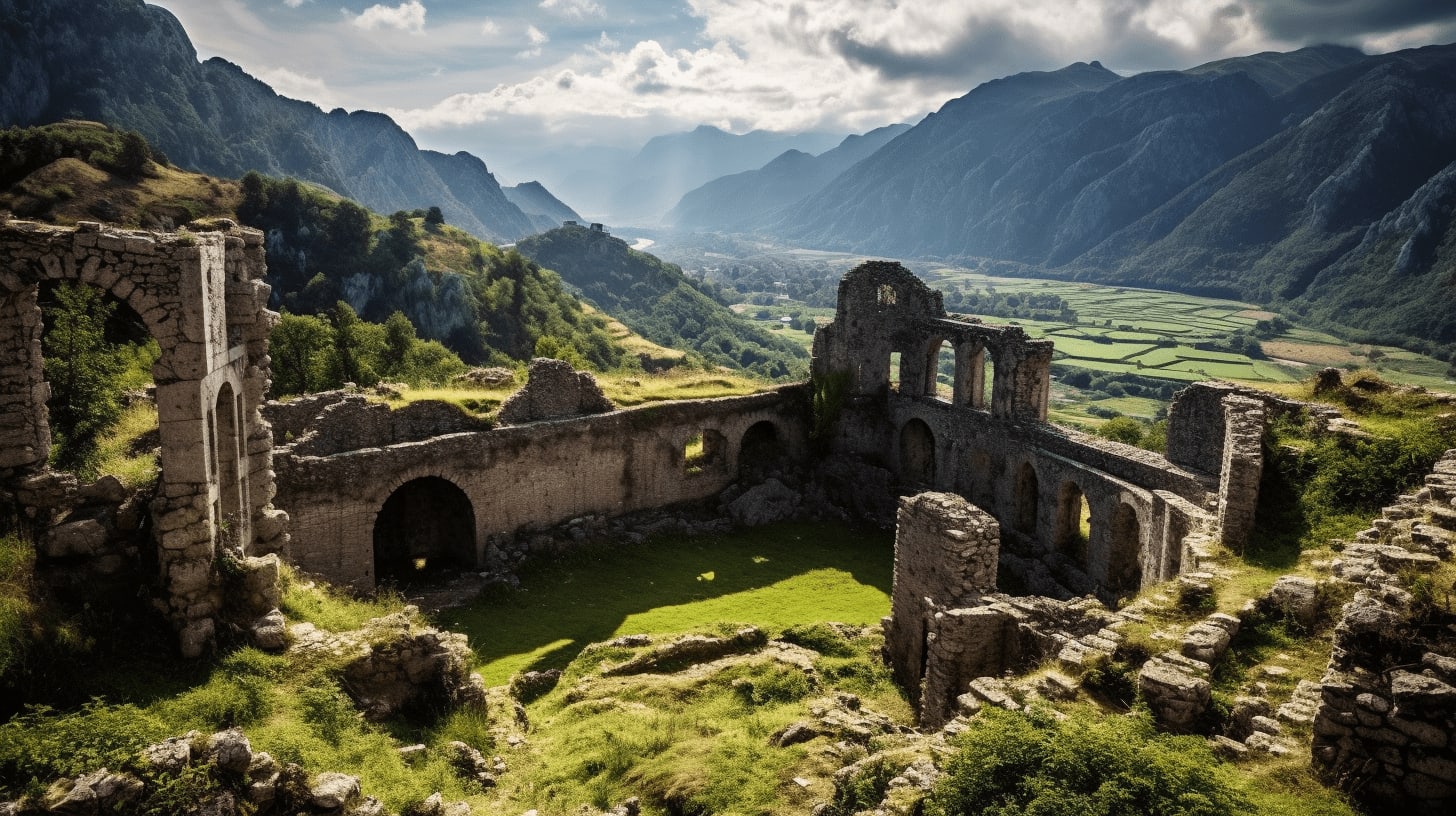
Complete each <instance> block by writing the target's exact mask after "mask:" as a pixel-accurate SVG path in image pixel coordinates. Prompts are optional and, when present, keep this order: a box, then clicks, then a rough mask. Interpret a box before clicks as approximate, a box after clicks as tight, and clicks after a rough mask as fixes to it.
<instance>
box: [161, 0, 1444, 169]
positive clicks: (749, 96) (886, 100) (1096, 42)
mask: <svg viewBox="0 0 1456 816" xmlns="http://www.w3.org/2000/svg"><path fill="white" fill-rule="evenodd" d="M149 2H152V3H154V4H156V5H160V6H163V7H165V8H167V9H169V10H170V11H172V12H173V13H174V14H176V15H177V17H178V18H179V19H180V20H181V21H182V23H183V25H184V26H185V27H186V29H187V31H188V33H189V34H190V35H191V37H192V39H193V42H194V43H195V44H196V46H197V48H198V51H199V52H200V54H201V56H203V57H209V56H221V57H223V58H225V59H228V60H231V61H233V62H235V63H238V64H239V65H241V66H242V67H243V68H244V69H245V70H247V71H248V72H249V73H252V74H253V75H255V76H257V77H259V78H261V79H263V80H265V81H267V82H268V83H269V84H271V85H273V86H274V88H276V89H277V90H278V91H279V92H280V93H283V94H285V95H287V96H293V97H296V98H301V99H307V100H310V101H313V102H315V103H317V104H319V105H320V106H321V107H323V108H325V109H329V108H333V107H344V108H348V109H350V110H355V109H360V108H366V109H371V110H382V111H385V112H387V113H389V114H391V115H392V116H394V117H395V119H396V120H398V121H399V122H400V123H401V124H402V125H404V127H405V128H406V129H407V130H409V131H410V132H411V133H412V134H413V135H414V136H415V138H416V139H417V140H418V141H419V142H420V143H421V145H422V146H424V147H430V148H434V149H438V150H446V151H450V152H453V151H456V150H470V151H471V152H473V153H476V154H478V155H480V156H482V157H484V158H485V159H486V161H487V162H488V163H489V164H490V165H491V167H492V168H493V169H495V170H496V171H497V172H498V173H499V174H500V175H502V176H503V178H504V180H509V181H517V180H521V179H523V178H527V177H531V175H532V171H533V168H532V167H531V165H532V163H533V162H540V161H542V158H541V157H542V156H545V155H549V154H550V153H551V152H553V151H561V150H570V149H575V148H579V147H581V146H584V145H601V146H619V147H634V148H635V147H637V146H640V145H641V144H642V142H644V141H645V140H646V139H647V138H650V137H651V136H654V135H657V134H660V133H666V132H672V131H680V130H688V129H691V128H692V127H694V126H696V125H699V124H712V125H717V126H719V127H722V128H724V129H727V130H732V131H735V132H743V131H747V130H751V129H754V128H763V129H768V130H775V131H806V130H824V131H831V132H836V133H849V132H860V131H864V130H867V129H870V128H873V127H877V126H880V125H883V124H887V123H890V122H897V121H902V122H913V121H916V120H918V119H919V118H920V117H921V116H923V115H924V114H925V113H927V112H929V111H931V110H935V109H936V108H938V107H940V105H941V104H943V103H944V102H945V101H946V100H948V99H951V98H953V97H956V96H959V95H961V94H964V93H965V92H966V91H968V90H970V89H971V88H973V87H975V86H976V85H977V84H979V83H981V82H984V81H986V80H988V79H994V78H996V77H1000V76H1005V75H1007V74H1010V73H1015V72H1018V71H1026V70H1048V69H1056V68H1060V67H1062V66H1064V65H1066V64H1068V63H1071V62H1077V61H1090V60H1094V59H1096V60H1101V61H1102V63H1103V64H1104V65H1106V66H1107V67H1108V68H1111V69H1112V70H1115V71H1118V72H1120V73H1133V72H1137V71H1145V70H1152V69H1158V68H1186V67H1190V66H1193V65H1197V64H1199V63H1202V62H1206V61H1209V60H1213V59H1219V58H1222V57H1229V56H1238V55H1242V54H1248V53H1253V52H1257V51H1264V50H1289V49H1292V48H1297V47H1300V46H1302V45H1308V44H1313V43H1321V42H1337V43H1345V44H1350V45H1355V46H1359V47H1361V48H1363V49H1365V50H1366V51H1368V52H1383V51H1390V50H1394V49H1397V48H1405V47H1410V46H1417V45H1426V44H1430V43H1446V42H1452V41H1456V0H676V1H675V0H485V1H484V2H477V1H472V0H383V2H371V1H370V0H149Z"/></svg>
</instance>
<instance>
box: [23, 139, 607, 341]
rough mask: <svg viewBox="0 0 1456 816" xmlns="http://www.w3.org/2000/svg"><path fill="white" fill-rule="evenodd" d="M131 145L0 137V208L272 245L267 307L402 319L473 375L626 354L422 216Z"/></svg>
mask: <svg viewBox="0 0 1456 816" xmlns="http://www.w3.org/2000/svg"><path fill="white" fill-rule="evenodd" d="M133 138H134V135H133ZM137 141H138V143H139V145H140V147H139V149H138V150H137V151H136V153H137V154H138V155H139V158H138V160H136V161H129V160H128V153H127V152H126V150H125V145H126V144H127V135H126V134H125V133H123V132H120V131H117V130H114V129H111V128H108V127H106V126H104V125H101V124H98V123H95V122H62V123H59V124H54V125H46V126H42V127H36V128H12V129H6V130H0V210H10V211H12V212H14V213H15V214H16V215H17V216H20V217H23V218H27V219H33V220H39V221H45V222H49V223H56V224H74V223H76V222H77V221H79V220H91V219H96V218H102V219H104V220H106V221H109V222H111V223H115V224H119V225H122V226H136V227H142V228H145V229H175V228H177V227H178V226H185V225H187V224H189V223H192V222H194V221H197V220H205V219H208V218H213V217H226V218H232V219H234V220H236V221H239V222H241V223H243V224H246V225H248V226H252V227H257V228H258V229H261V230H263V231H264V232H266V233H267V236H268V237H267V242H266V244H265V247H266V250H267V261H268V278H267V282H268V284H269V285H270V286H271V287H272V289H273V295H272V296H273V301H272V306H273V308H282V309H285V310H287V311H289V312H292V313H294V314H327V313H329V312H332V311H333V309H334V307H335V304H336V303H338V302H339V301H341V300H342V301H344V302H346V303H348V304H349V306H350V307H352V308H353V309H354V311H355V312H357V313H358V314H359V315H360V316H361V317H363V318H365V319H366V320H371V321H373V322H376V323H380V322H384V321H385V320H387V319H388V318H389V316H390V315H391V314H393V313H394V312H395V311H396V310H398V311H401V312H403V313H404V314H405V315H406V316H407V317H408V318H409V320H410V322H411V323H412V324H413V325H414V326H415V327H416V329H417V330H418V331H419V334H420V335H421V336H422V337H424V338H428V339H432V340H439V341H441V342H443V343H444V344H445V345H446V346H448V347H449V348H450V349H451V350H452V351H455V352H456V353H457V354H459V355H460V356H461V357H463V358H464V359H465V360H466V361H467V362H471V363H488V364H493V365H501V364H507V365H508V364H512V363H513V361H524V360H529V359H531V357H533V356H535V355H536V354H539V353H542V352H549V353H550V356H560V357H569V358H571V359H573V360H575V361H578V362H579V364H582V365H590V366H591V367H592V368H595V369H597V370H606V369H610V368H614V367H616V366H617V365H619V364H620V363H621V362H622V359H623V356H624V355H625V354H626V351H625V349H624V348H623V344H622V342H621V341H620V340H618V339H614V338H613V335H612V327H611V325H610V322H609V321H608V320H607V319H606V318H604V317H603V316H602V315H599V314H597V313H595V312H589V311H588V310H586V309H585V308H584V307H583V304H582V303H581V302H580V301H579V300H578V299H577V298H576V297H575V296H574V295H572V294H571V293H570V292H568V291H567V290H566V288H565V287H564V286H563V285H562V282H561V279H560V278H559V277H558V276H556V275H555V274H553V273H551V272H548V271H545V270H543V269H541V268H540V267H539V266H538V265H536V264H533V263H531V262H530V261H528V260H527V259H526V258H524V257H522V256H521V255H520V254H519V253H516V252H510V251H502V250H500V249H498V248H496V247H494V246H491V245H490V244H486V243H483V242H482V241H480V240H479V239H477V238H475V237H474V236H472V235H469V234H467V233H466V232H464V231H463V230H460V229H459V228H457V227H453V226H451V225H449V224H439V223H433V222H432V220H431V219H430V218H429V214H428V211H424V210H415V211H411V212H396V213H394V214H393V215H391V216H389V217H388V218H386V217H383V216H380V215H377V214H374V213H371V212H369V211H368V210H365V209H364V208H362V207H360V206H359V205H358V204H356V203H354V202H352V201H349V200H347V199H341V198H339V197H338V196H337V195H335V194H333V193H330V192H327V191H324V190H322V189H320V188H316V187H312V186H310V185H307V184H303V183H300V182H298V181H297V180H295V179H270V178H265V177H263V176H260V175H258V174H256V173H249V174H247V175H245V176H244V177H243V178H242V180H241V181H230V180H226V179H215V178H209V177H207V176H204V175H201V174H198V173H192V172H188V171H184V170H179V169H177V168H175V167H167V166H163V165H160V164H156V163H153V162H151V161H149V160H147V159H146V151H147V145H146V144H145V142H140V140H137ZM619 334H620V333H619Z"/></svg>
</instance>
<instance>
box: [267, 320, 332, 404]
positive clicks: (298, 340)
mask: <svg viewBox="0 0 1456 816" xmlns="http://www.w3.org/2000/svg"><path fill="white" fill-rule="evenodd" d="M268 339H269V345H268V352H269V355H270V356H271V357H272V358H273V388H272V393H273V396H275V397H282V396H288V395H290V394H307V393H309V392H311V391H319V390H323V389H325V388H328V387H330V386H332V385H334V383H329V382H327V378H328V376H329V372H330V371H331V370H333V369H335V368H337V366H336V365H335V364H334V363H333V355H334V348H333V342H334V333H333V330H332V329H331V328H330V327H329V324H328V321H326V320H324V319H323V318H320V317H313V316H311V315H295V314H289V313H288V312H286V311H285V312H283V313H282V314H281V315H279V318H278V325H277V326H274V327H273V333H272V334H271V335H269V338H268Z"/></svg>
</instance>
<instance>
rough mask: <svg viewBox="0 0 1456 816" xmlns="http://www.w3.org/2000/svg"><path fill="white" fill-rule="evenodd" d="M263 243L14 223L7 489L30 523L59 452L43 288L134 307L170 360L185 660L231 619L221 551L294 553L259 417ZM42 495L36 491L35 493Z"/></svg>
mask: <svg viewBox="0 0 1456 816" xmlns="http://www.w3.org/2000/svg"><path fill="white" fill-rule="evenodd" d="M265 271H266V270H265V267H264V260H263V236H262V234H261V233H259V232H257V231H256V230H249V229H243V228H239V227H237V226H236V225H235V224H233V223H232V222H230V221H220V222H218V223H217V226H216V228H215V230H214V231H207V232H201V233H196V234H191V233H189V234H157V233H148V232H128V231H120V230H115V229H111V228H103V227H102V226H101V225H100V224H97V223H92V222H81V223H80V224H78V225H77V226H76V227H75V228H57V227H48V226H41V225H37V224H31V223H27V222H20V221H9V222H6V223H4V224H0V361H3V363H0V485H3V487H4V488H5V490H6V492H7V493H8V494H9V495H10V496H12V497H14V498H13V500H12V503H13V504H15V505H17V507H16V509H17V510H18V511H19V514H20V516H21V517H22V518H26V519H29V520H30V522H31V523H33V524H39V525H44V524H45V523H46V522H47V519H45V518H43V516H44V512H43V511H44V508H39V507H32V506H26V504H25V501H24V498H23V497H24V496H25V495H28V491H27V490H26V489H25V488H26V486H27V485H30V484H32V483H34V481H35V479H36V478H37V477H41V478H43V477H44V473H45V469H46V460H47V456H48V454H49V452H50V443H51V438H50V429H49V425H48V418H47V410H46V400H47V399H48V397H49V396H50V389H49V386H48V385H47V384H46V382H45V379H44V374H43V365H44V361H43V359H42V356H41V342H40V340H41V337H40V333H41V312H40V307H39V304H38V300H37V293H38V288H39V285H40V283H41V282H43V281H59V280H69V281H78V282H81V283H85V284H89V285H91V286H95V287H97V288H98V289H100V290H102V291H103V292H106V293H107V294H109V295H112V296H113V297H115V298H117V299H118V300H120V301H121V302H123V303H125V304H126V305H127V306H129V307H130V308H131V309H132V311H134V312H135V313H136V314H137V315H138V316H139V317H140V318H141V320H142V322H143V323H144V324H145V325H146V328H147V330H148V331H149V332H150V334H151V335H152V337H154V338H155V339H156V340H157V342H158V345H159V346H160V348H161V357H160V359H159V360H158V362H157V363H156V365H155V366H154V367H153V370H152V373H153V376H154V378H155V380H156V386H157V387H156V403H157V411H158V415H159V421H160V436H161V451H162V453H161V476H160V480H159V484H158V488H157V498H156V499H155V501H154V503H153V506H152V516H153V522H154V526H153V529H154V531H155V537H156V541H157V545H158V547H159V558H158V561H159V564H160V570H161V575H160V576H159V577H160V583H161V586H162V588H163V590H164V596H165V601H166V603H167V605H168V609H169V616H170V618H171V620H172V621H173V623H174V624H175V625H176V627H177V629H178V630H179V632H180V635H181V642H182V649H183V652H184V653H185V654H188V655H196V654H200V653H201V652H202V651H203V650H205V649H206V648H207V647H208V645H209V644H210V643H211V641H212V639H213V636H214V632H215V626H216V623H215V620H216V618H217V616H218V615H219V614H220V613H221V611H222V606H223V601H224V599H223V598H222V597H221V581H220V579H219V576H218V574H217V571H216V569H215V566H214V563H215V557H216V556H217V554H218V552H219V549H220V548H222V547H228V548H231V549H233V550H235V551H236V554H238V555H251V554H255V553H260V552H266V551H272V550H277V549H281V548H282V546H283V543H284V541H285V540H286V533H285V529H284V521H285V519H284V518H283V517H282V516H281V514H279V513H278V512H277V511H275V510H273V509H272V507H271V504H270V502H271V501H272V498H273V492H274V488H273V471H272V434H271V433H270V430H269V428H268V425H267V423H266V422H264V421H263V419H262V417H261V416H260V414H259V412H258V407H259V406H260V405H261V404H262V402H263V395H264V392H265V391H266V390H267V387H268V366H269V360H268V332H269V330H270V329H271V328H272V326H273V323H274V321H275V319H276V315H274V314H273V313H272V312H269V311H268V310H267V309H266V308H265V307H266V304H267V298H268V291H269V290H268V286H267V285H266V284H265V283H263V276H264V273H265ZM30 492H33V491H30Z"/></svg>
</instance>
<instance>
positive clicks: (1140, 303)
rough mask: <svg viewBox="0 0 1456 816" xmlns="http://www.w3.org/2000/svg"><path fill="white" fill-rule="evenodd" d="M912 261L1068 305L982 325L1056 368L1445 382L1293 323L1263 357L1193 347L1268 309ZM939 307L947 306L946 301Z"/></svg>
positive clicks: (946, 279) (944, 276)
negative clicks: (1031, 344)
mask: <svg viewBox="0 0 1456 816" xmlns="http://www.w3.org/2000/svg"><path fill="white" fill-rule="evenodd" d="M911 267H912V268H913V269H914V271H915V272H916V274H918V275H920V277H922V278H923V279H924V280H925V281H926V282H927V283H928V284H930V286H932V287H934V288H936V289H939V290H941V291H942V292H944V293H946V294H950V293H953V292H962V293H965V294H972V293H990V292H998V291H999V292H1003V293H1011V292H1015V293H1030V294H1048V295H1056V296H1058V297H1060V298H1062V300H1063V301H1065V302H1066V303H1067V304H1068V306H1069V307H1070V308H1071V309H1072V310H1073V311H1075V312H1076V317H1077V322H1076V323H1075V324H1073V323H1066V322H1059V321H1055V320H1032V319H1015V320H1008V319H1006V318H1001V317H996V316H994V315H982V317H983V318H984V319H985V320H986V321H987V322H988V323H1008V322H1009V323H1015V324H1018V325H1021V326H1022V327H1023V328H1025V329H1026V332H1027V334H1029V335H1031V336H1032V337H1038V338H1046V339H1048V340H1051V341H1053V342H1054V343H1056V357H1055V359H1056V362H1057V363H1059V364H1061V365H1066V366H1075V367H1078V368H1085V369H1089V370H1092V371H1099V372H1107V373H1129V374H1140V375H1143V376H1147V377H1156V378H1159V379H1165V380H1176V381H1182V382H1194V381H1197V380H1203V379H1210V378H1216V379H1224V380H1236V381H1240V382H1248V383H1254V384H1268V383H1287V382H1294V381H1297V380H1301V379H1305V378H1307V377H1309V376H1310V375H1312V374H1313V373H1315V372H1316V371H1318V370H1319V369H1321V368H1324V367H1326V366H1335V367H1339V368H1347V369H1349V368H1372V369H1375V370H1377V371H1379V372H1380V373H1381V375H1382V376H1384V377H1385V378H1386V379H1389V380H1392V381H1394V382H1401V383H1407V384H1411V385H1423V386H1426V387H1430V388H1437V389H1445V390H1450V388H1451V382H1450V380H1449V379H1448V378H1447V377H1446V368H1447V367H1446V364H1445V363H1442V362H1440V361H1438V360H1434V359H1432V358H1429V357H1426V356H1424V355H1420V354H1416V353H1414V352H1410V351H1406V350H1403V349H1398V348H1393V347H1386V346H1368V345H1360V344H1352V343H1348V342H1346V341H1343V340H1340V339H1339V338H1337V337H1334V336H1332V335H1328V334H1324V333H1321V332H1316V331H1311V330H1309V329H1305V328H1301V327H1297V326H1296V327H1293V328H1291V329H1289V330H1288V331H1287V332H1285V333H1284V334H1282V335H1280V336H1278V337H1275V338H1272V339H1269V340H1265V341H1264V353H1265V359H1253V358H1250V357H1247V356H1245V355H1242V354H1235V353H1229V352H1223V351H1212V350H1207V349H1199V348H1196V346H1197V345H1199V344H1202V343H1211V342H1219V341H1221V340H1225V339H1227V338H1228V337H1229V336H1230V335H1232V334H1233V333H1235V332H1238V331H1244V332H1248V331H1249V330H1251V329H1253V328H1254V326H1255V324H1257V323H1258V322H1259V321H1260V320H1265V319H1268V318H1270V317H1273V316H1274V314H1273V313H1272V312H1267V311H1263V310H1261V309H1260V308H1259V307H1257V306H1255V305H1253V304H1249V303H1240V302H1238V301H1233V300H1220V299H1217V298H1207V297H1199V296H1197V295H1186V294H1180V293H1177V292H1162V291H1156V290H1149V289H1132V288H1126V287H1111V286H1101V285H1097V284H1091V283H1078V282H1073V281H1052V280H1041V279H1035V278H1008V277H997V276H991V275H985V274H982V273H979V272H976V271H973V270H968V269H962V268H957V267H947V266H943V265H933V264H911ZM947 309H948V310H950V311H955V308H954V307H953V306H951V305H949V304H947Z"/></svg>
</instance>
